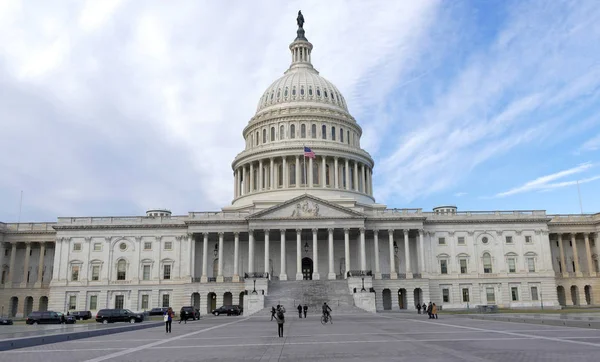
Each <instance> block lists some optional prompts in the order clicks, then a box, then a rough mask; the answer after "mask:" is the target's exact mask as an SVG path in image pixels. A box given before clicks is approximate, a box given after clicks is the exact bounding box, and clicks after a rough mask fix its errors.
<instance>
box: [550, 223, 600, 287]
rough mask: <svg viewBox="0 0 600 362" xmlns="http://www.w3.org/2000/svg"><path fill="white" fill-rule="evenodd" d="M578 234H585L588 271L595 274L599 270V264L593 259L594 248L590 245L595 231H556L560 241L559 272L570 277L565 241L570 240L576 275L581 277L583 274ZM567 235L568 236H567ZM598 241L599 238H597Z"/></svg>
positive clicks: (592, 274) (557, 239) (590, 274)
mask: <svg viewBox="0 0 600 362" xmlns="http://www.w3.org/2000/svg"><path fill="white" fill-rule="evenodd" d="M577 234H583V240H584V246H585V259H586V263H587V272H588V274H589V276H595V275H596V273H597V272H598V270H597V267H598V266H597V265H596V263H597V262H596V263H594V261H593V259H592V258H593V253H592V249H591V247H590V238H593V237H594V233H556V234H555V236H556V241H557V242H558V248H559V255H560V256H559V258H560V259H559V270H558V273H560V274H562V276H563V277H568V276H570V275H569V273H570V272H569V271H568V269H569V268H568V265H567V263H566V257H565V241H567V242H570V243H569V244H570V247H571V249H572V252H573V257H572V268H573V272H572V273H574V276H576V277H581V276H583V272H582V270H581V265H580V263H579V251H578V249H577ZM565 235H566V236H567V237H566V238H565ZM596 242H597V240H596Z"/></svg>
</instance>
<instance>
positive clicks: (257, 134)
mask: <svg viewBox="0 0 600 362" xmlns="http://www.w3.org/2000/svg"><path fill="white" fill-rule="evenodd" d="M255 140H256V145H257V146H258V141H260V136H259V133H258V131H256V138H255Z"/></svg>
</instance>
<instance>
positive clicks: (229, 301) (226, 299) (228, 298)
mask: <svg viewBox="0 0 600 362" xmlns="http://www.w3.org/2000/svg"><path fill="white" fill-rule="evenodd" d="M223 305H233V295H231V292H225V294H223Z"/></svg>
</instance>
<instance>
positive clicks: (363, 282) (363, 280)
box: [360, 277, 366, 292]
mask: <svg viewBox="0 0 600 362" xmlns="http://www.w3.org/2000/svg"><path fill="white" fill-rule="evenodd" d="M360 291H361V292H365V291H366V289H365V277H362V289H361V290H360Z"/></svg>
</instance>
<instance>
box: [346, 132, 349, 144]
mask: <svg viewBox="0 0 600 362" xmlns="http://www.w3.org/2000/svg"><path fill="white" fill-rule="evenodd" d="M346 142H348V144H350V131H346Z"/></svg>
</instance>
